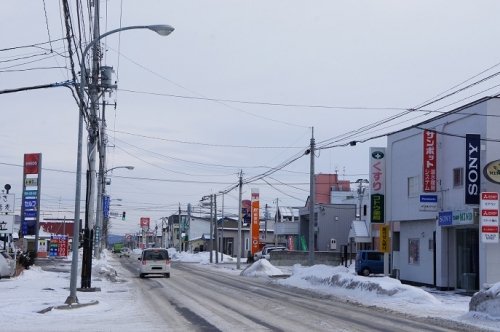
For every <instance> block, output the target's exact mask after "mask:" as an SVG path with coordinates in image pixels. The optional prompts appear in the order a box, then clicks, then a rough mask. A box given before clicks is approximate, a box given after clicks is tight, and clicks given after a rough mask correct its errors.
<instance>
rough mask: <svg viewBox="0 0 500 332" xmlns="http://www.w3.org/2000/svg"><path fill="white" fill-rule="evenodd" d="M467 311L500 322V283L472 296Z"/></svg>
mask: <svg viewBox="0 0 500 332" xmlns="http://www.w3.org/2000/svg"><path fill="white" fill-rule="evenodd" d="M469 311H474V312H478V313H483V314H484V315H486V316H487V317H488V318H490V319H494V320H500V282H497V283H496V284H493V286H491V287H490V288H488V289H483V290H480V291H479V292H477V293H476V294H474V296H473V297H472V298H471V300H470V303H469Z"/></svg>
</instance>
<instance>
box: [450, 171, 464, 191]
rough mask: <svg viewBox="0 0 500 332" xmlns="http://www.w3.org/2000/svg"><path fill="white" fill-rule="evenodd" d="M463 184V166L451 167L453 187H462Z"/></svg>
mask: <svg viewBox="0 0 500 332" xmlns="http://www.w3.org/2000/svg"><path fill="white" fill-rule="evenodd" d="M463 185H464V168H463V167H460V168H454V169H453V187H455V188H456V187H462V186H463Z"/></svg>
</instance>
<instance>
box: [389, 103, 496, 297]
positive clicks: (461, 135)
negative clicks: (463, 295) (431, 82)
mask: <svg viewBox="0 0 500 332" xmlns="http://www.w3.org/2000/svg"><path fill="white" fill-rule="evenodd" d="M498 128H500V99H499V98H498V97H488V98H483V99H480V100H477V101H475V102H473V103H470V104H467V105H465V106H462V107H460V108H457V109H455V110H453V111H451V112H447V113H444V114H442V115H439V116H437V117H435V118H433V119H431V120H428V121H425V122H422V123H419V124H417V125H414V126H411V127H409V128H406V129H403V130H401V131H398V132H396V133H392V134H390V135H388V139H387V147H386V150H385V151H386V183H385V184H386V197H385V221H386V222H389V223H390V224H391V229H392V245H393V246H392V266H393V268H394V269H397V270H399V275H400V278H401V280H402V281H405V282H408V283H414V284H424V285H432V286H435V287H437V288H440V289H464V290H468V291H473V290H477V289H480V288H481V287H482V285H484V284H492V283H495V282H498V281H500V243H499V241H498V237H499V234H498V197H497V198H496V200H495V199H492V200H491V201H492V202H491V204H490V207H491V210H493V212H492V213H491V214H488V212H484V213H486V215H484V213H483V215H481V202H482V201H483V203H484V199H485V198H488V196H487V195H486V196H484V195H483V199H481V197H482V194H481V193H484V192H493V193H498V192H500V181H499V176H500V172H499V170H500V137H499V135H498V132H499V131H498ZM493 197H495V196H493ZM490 198H491V197H490ZM483 207H484V205H483ZM495 208H496V217H495V216H494V215H495V211H494V210H495ZM481 222H482V223H483V225H481ZM485 226H486V227H485Z"/></svg>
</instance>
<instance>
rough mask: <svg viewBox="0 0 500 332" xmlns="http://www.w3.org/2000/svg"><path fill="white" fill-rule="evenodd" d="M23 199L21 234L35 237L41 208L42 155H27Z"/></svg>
mask: <svg viewBox="0 0 500 332" xmlns="http://www.w3.org/2000/svg"><path fill="white" fill-rule="evenodd" d="M23 173H24V174H23V197H22V200H21V233H22V235H35V234H36V232H37V224H38V218H39V215H38V213H37V211H38V210H39V208H40V183H41V178H42V154H41V153H25V154H24V164H23Z"/></svg>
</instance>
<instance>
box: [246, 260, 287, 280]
mask: <svg viewBox="0 0 500 332" xmlns="http://www.w3.org/2000/svg"><path fill="white" fill-rule="evenodd" d="M241 275H242V276H246V277H269V276H275V275H283V271H281V270H280V269H278V268H277V267H274V266H273V265H272V264H271V263H269V262H268V261H267V260H266V259H259V260H258V261H256V262H255V263H253V264H252V265H250V266H248V267H247V268H246V269H244V270H243V271H241Z"/></svg>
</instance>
